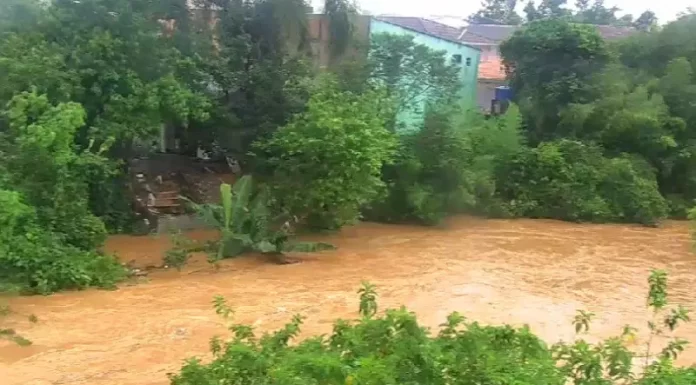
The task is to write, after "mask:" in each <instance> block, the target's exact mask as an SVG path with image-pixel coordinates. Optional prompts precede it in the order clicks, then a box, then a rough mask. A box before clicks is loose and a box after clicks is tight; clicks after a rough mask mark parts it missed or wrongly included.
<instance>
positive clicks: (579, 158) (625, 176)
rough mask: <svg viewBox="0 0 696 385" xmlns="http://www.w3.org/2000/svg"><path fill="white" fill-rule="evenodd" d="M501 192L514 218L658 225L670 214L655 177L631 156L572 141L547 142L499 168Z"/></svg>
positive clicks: (498, 175) (521, 153)
mask: <svg viewBox="0 0 696 385" xmlns="http://www.w3.org/2000/svg"><path fill="white" fill-rule="evenodd" d="M497 180H498V181H499V185H500V186H501V188H500V190H499V193H500V197H501V199H502V200H503V201H504V202H505V204H506V205H507V207H508V210H509V212H510V213H512V214H513V215H515V216H524V217H533V218H554V219H562V220H571V221H593V222H606V221H618V222H637V223H643V224H651V225H652V224H655V223H656V222H657V221H659V220H661V219H663V218H664V217H665V216H666V213H667V205H666V203H665V200H664V199H663V198H662V196H661V195H660V193H659V190H658V187H657V182H656V181H655V176H654V174H652V173H651V172H647V171H645V169H644V168H643V167H641V166H639V165H637V164H636V162H635V161H634V160H631V159H629V158H627V157H620V158H615V159H608V158H605V157H604V155H603V154H602V149H601V148H600V147H598V146H595V145H592V144H585V143H582V142H577V141H571V140H566V139H563V140H560V141H556V142H546V143H542V144H541V145H539V147H537V148H532V149H528V150H526V151H522V152H520V153H518V154H517V155H515V156H514V157H513V158H512V159H511V160H510V161H509V162H508V163H505V164H502V165H501V166H500V167H499V168H498V170H497Z"/></svg>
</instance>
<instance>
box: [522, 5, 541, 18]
mask: <svg viewBox="0 0 696 385" xmlns="http://www.w3.org/2000/svg"><path fill="white" fill-rule="evenodd" d="M524 13H525V19H526V20H527V22H528V23H531V22H533V21H535V20H539V19H541V17H542V16H541V13H539V11H538V10H537V8H536V6H535V5H534V2H533V1H532V0H529V1H528V2H527V5H525V6H524Z"/></svg>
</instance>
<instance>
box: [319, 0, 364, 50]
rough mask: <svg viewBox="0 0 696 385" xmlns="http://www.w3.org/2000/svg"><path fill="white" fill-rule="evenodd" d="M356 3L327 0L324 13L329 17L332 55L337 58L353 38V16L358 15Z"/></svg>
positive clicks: (345, 0)
mask: <svg viewBox="0 0 696 385" xmlns="http://www.w3.org/2000/svg"><path fill="white" fill-rule="evenodd" d="M357 13H358V12H357V7H356V5H355V4H354V3H353V2H351V1H349V0H325V1H324V14H326V15H327V16H328V17H329V33H330V34H331V44H330V48H331V55H332V59H334V60H337V59H338V58H339V57H340V56H341V55H343V54H344V53H345V52H346V50H347V49H348V47H349V46H350V44H351V42H352V39H353V30H354V27H353V18H354V17H355V15H357Z"/></svg>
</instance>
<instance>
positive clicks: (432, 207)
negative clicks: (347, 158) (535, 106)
mask: <svg viewBox="0 0 696 385" xmlns="http://www.w3.org/2000/svg"><path fill="white" fill-rule="evenodd" d="M400 139H401V146H400V148H399V152H398V153H397V156H396V161H395V162H394V165H389V166H387V167H385V168H384V171H383V178H384V180H385V182H386V183H387V185H388V186H389V193H388V195H387V196H385V197H380V199H378V200H376V201H375V202H373V203H372V204H371V205H370V209H369V210H367V211H366V216H367V217H368V218H369V219H373V220H379V221H385V222H413V221H417V222H420V223H424V224H430V225H432V224H436V223H439V222H440V221H441V220H442V219H444V218H446V217H447V216H450V215H454V214H460V213H465V212H467V213H478V214H494V215H498V214H501V212H500V208H501V206H500V205H499V204H498V201H497V198H496V196H495V195H496V190H497V185H496V180H495V168H496V166H497V165H498V164H499V163H503V162H506V161H507V160H508V158H510V157H511V156H512V155H513V154H514V153H516V152H518V151H520V150H522V149H523V148H524V147H523V138H522V132H521V130H520V115H519V110H518V109H517V107H516V106H511V107H510V108H509V110H508V111H507V113H506V114H505V115H503V116H501V117H499V118H494V119H484V118H483V117H482V116H480V115H478V114H475V113H472V112H466V113H458V114H448V113H446V112H444V111H437V110H431V111H429V112H428V114H427V115H426V119H425V122H424V124H423V127H422V129H420V130H419V131H417V132H415V133H409V134H405V135H402V136H401V138H400Z"/></svg>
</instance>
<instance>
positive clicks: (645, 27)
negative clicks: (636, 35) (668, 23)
mask: <svg viewBox="0 0 696 385" xmlns="http://www.w3.org/2000/svg"><path fill="white" fill-rule="evenodd" d="M633 26H634V27H635V28H636V29H638V30H641V31H650V30H652V29H654V28H655V27H656V26H657V15H655V12H653V11H645V12H643V13H641V14H640V16H638V18H637V19H636V21H634V22H633Z"/></svg>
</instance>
